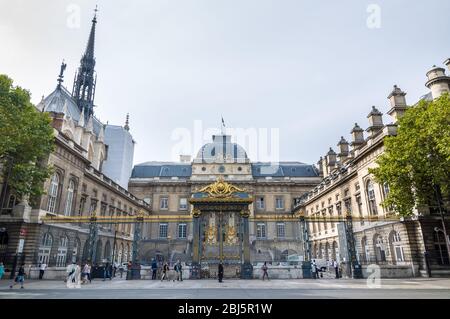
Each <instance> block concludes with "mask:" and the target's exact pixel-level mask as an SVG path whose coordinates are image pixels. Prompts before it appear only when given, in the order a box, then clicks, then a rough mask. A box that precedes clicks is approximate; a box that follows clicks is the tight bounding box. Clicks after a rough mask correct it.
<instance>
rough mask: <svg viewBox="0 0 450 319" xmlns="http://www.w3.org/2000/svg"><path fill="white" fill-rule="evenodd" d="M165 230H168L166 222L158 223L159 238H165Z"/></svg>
mask: <svg viewBox="0 0 450 319" xmlns="http://www.w3.org/2000/svg"><path fill="white" fill-rule="evenodd" d="M167 230H168V224H167V223H161V224H159V238H167Z"/></svg>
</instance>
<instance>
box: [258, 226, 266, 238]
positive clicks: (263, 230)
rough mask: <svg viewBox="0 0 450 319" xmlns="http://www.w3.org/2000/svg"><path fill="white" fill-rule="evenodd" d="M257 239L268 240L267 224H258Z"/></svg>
mask: <svg viewBox="0 0 450 319" xmlns="http://www.w3.org/2000/svg"><path fill="white" fill-rule="evenodd" d="M256 238H258V239H264V238H266V224H264V223H257V224H256Z"/></svg>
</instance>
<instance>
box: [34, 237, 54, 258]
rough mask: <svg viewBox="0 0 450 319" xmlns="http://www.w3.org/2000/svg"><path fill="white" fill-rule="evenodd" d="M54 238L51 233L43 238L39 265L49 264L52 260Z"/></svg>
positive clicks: (39, 253)
mask: <svg viewBox="0 0 450 319" xmlns="http://www.w3.org/2000/svg"><path fill="white" fill-rule="evenodd" d="M52 244H53V237H52V235H50V234H49V233H45V234H44V236H43V237H42V241H41V245H40V246H39V252H38V263H40V264H48V262H49V260H50V250H51V249H52Z"/></svg>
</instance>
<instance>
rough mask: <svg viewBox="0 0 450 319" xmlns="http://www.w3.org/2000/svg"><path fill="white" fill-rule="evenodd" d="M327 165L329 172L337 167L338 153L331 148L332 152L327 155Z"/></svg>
mask: <svg viewBox="0 0 450 319" xmlns="http://www.w3.org/2000/svg"><path fill="white" fill-rule="evenodd" d="M327 165H328V167H329V170H328V171H329V172H331V171H332V169H333V168H334V167H335V166H336V152H335V151H333V149H332V148H331V147H330V150H329V151H328V153H327Z"/></svg>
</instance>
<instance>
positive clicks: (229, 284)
mask: <svg viewBox="0 0 450 319" xmlns="http://www.w3.org/2000/svg"><path fill="white" fill-rule="evenodd" d="M8 285H9V281H6V280H2V281H0V299H22V298H24V299H48V298H50V299H128V298H129V299H174V298H176V299H199V298H206V299H266V298H271V299H299V298H303V299H317V298H340V299H346V298H369V299H380V298H388V299H390V298H392V299H416V298H424V299H427V298H439V299H450V279H434V278H433V279H410V280H393V279H385V280H381V282H380V285H379V286H378V287H373V288H371V285H370V284H369V286H368V285H367V282H366V280H341V279H339V280H308V279H302V280H271V281H264V282H263V281H260V280H249V281H247V280H228V281H225V282H224V283H223V284H219V283H218V282H216V281H214V280H185V281H183V282H163V283H161V282H160V281H149V280H140V281H126V280H120V279H115V280H113V281H106V282H103V281H101V280H95V281H93V282H92V284H88V285H83V286H81V288H79V289H68V288H66V287H65V284H64V283H63V282H62V281H47V280H43V281H30V282H27V283H26V284H25V289H20V288H18V286H16V287H15V288H14V289H9V288H8Z"/></svg>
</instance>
